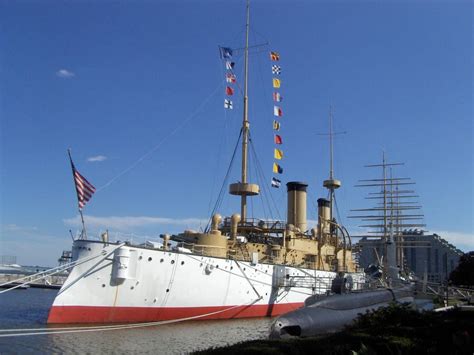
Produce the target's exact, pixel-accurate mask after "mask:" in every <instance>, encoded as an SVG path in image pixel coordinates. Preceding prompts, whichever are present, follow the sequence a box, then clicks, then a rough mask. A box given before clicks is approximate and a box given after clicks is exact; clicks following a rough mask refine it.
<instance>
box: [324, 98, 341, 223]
mask: <svg viewBox="0 0 474 355" xmlns="http://www.w3.org/2000/svg"><path fill="white" fill-rule="evenodd" d="M332 119H333V116H332V106H329V179H328V180H324V182H323V186H324V187H325V188H327V189H328V190H329V219H330V220H331V221H332V219H333V204H334V191H335V190H336V189H338V188H339V187H341V181H340V180H337V179H334V148H333V141H332V138H333V136H334V135H336V134H340V133H334V132H333V131H332ZM341 133H345V132H341Z"/></svg>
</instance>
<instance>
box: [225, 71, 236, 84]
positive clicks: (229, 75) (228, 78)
mask: <svg viewBox="0 0 474 355" xmlns="http://www.w3.org/2000/svg"><path fill="white" fill-rule="evenodd" d="M225 80H226V81H227V82H228V83H235V75H234V74H232V73H227V74H226V76H225Z"/></svg>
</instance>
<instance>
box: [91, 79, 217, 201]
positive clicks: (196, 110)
mask: <svg viewBox="0 0 474 355" xmlns="http://www.w3.org/2000/svg"><path fill="white" fill-rule="evenodd" d="M220 87H221V83H219V85H218V86H217V87H216V88H215V89H214V90H213V91H212V93H211V94H210V95H209V96H208V97H207V98H206V99H204V100H203V101H202V102H201V104H200V105H199V106H198V107H197V108H196V109H195V110H194V111H193V112H192V113H191V114H190V115H189V116H188V117H186V119H185V120H183V121H182V122H181V123H180V124H179V125H178V126H176V127H175V129H174V130H173V131H171V133H169V134H168V135H167V136H165V137H164V138H162V139H161V141H160V142H158V143H157V144H156V145H155V146H154V147H153V148H152V149H150V150H149V151H148V152H146V153H145V154H143V155H142V156H141V157H140V158H138V159H137V160H136V161H135V162H134V163H132V164H131V165H129V166H128V167H127V168H126V169H124V170H123V171H122V172H120V173H119V174H117V175H116V176H115V177H113V178H112V179H110V180H109V181H108V182H107V183H106V184H104V185H103V186H101V187H99V188H98V189H97V190H96V193H97V192H99V191H101V190H103V189H105V188H107V187H109V186H110V185H111V184H112V183H113V182H115V180H117V179H118V178H120V177H122V176H123V175H125V174H126V173H128V172H129V171H130V170H132V169H134V168H135V167H136V166H137V165H138V164H140V163H141V162H142V161H143V160H145V159H146V158H147V157H148V156H150V155H151V154H152V153H154V152H155V151H156V150H158V148H160V147H161V146H162V145H163V143H165V142H166V141H167V140H168V139H169V138H170V137H172V136H174V135H175V134H176V133H177V132H178V131H179V130H180V129H181V128H183V127H184V126H185V125H186V124H187V123H188V122H189V121H191V119H193V118H194V117H196V115H197V113H198V112H199V111H200V110H201V109H202V108H203V107H204V106H205V105H206V104H207V103H208V102H209V101H210V100H211V98H212V97H213V96H214V95H215V94H216V92H217V90H219V88H220Z"/></svg>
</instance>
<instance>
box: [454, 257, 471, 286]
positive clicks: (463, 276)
mask: <svg viewBox="0 0 474 355" xmlns="http://www.w3.org/2000/svg"><path fill="white" fill-rule="evenodd" d="M449 279H450V280H451V281H452V283H453V284H454V285H458V286H474V251H470V252H467V253H465V254H463V255H462V256H461V258H460V259H459V264H458V267H457V268H456V269H454V270H453V271H452V272H451V275H449Z"/></svg>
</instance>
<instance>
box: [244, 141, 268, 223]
mask: <svg viewBox="0 0 474 355" xmlns="http://www.w3.org/2000/svg"><path fill="white" fill-rule="evenodd" d="M249 142H250V151H251V153H252V157H253V159H254V161H255V166H256V169H255V170H256V172H257V180H258V181H259V182H260V185H261V186H262V188H263V189H264V191H263V192H264V193H263V194H260V198H261V200H262V207H263V213H264V216H265V219H268V218H267V216H268V215H267V212H266V208H265V201H264V198H265V199H266V203H267V204H268V209H269V213H268V214H269V215H270V217H271V219H273V214H272V211H271V205H270V203H269V201H268V196H267V193H268V192H267V191H266V184H265V179H264V176H262V175H263V174H262V172H261V169H260V167H259V164H258V157H257V153H256V151H255V146H254V144H253V139H252V138H251V137H249Z"/></svg>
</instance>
